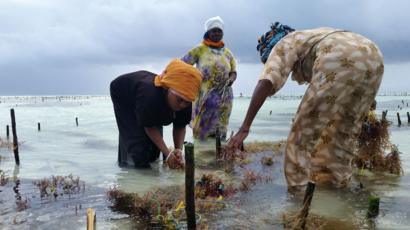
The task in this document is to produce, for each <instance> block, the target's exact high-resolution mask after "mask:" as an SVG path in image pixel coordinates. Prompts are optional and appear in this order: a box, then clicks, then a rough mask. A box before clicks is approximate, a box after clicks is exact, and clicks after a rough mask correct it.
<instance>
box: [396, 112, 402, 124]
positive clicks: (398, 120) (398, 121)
mask: <svg viewBox="0 0 410 230" xmlns="http://www.w3.org/2000/svg"><path fill="white" fill-rule="evenodd" d="M397 123H398V124H399V126H401V120H400V114H399V113H398V112H397Z"/></svg>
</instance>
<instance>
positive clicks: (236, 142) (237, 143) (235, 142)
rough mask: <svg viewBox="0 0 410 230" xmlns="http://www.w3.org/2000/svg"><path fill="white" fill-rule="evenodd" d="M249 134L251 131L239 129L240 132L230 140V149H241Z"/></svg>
mask: <svg viewBox="0 0 410 230" xmlns="http://www.w3.org/2000/svg"><path fill="white" fill-rule="evenodd" d="M248 134H249V129H243V128H241V129H239V131H238V132H237V133H236V134H235V135H234V136H233V137H232V138H231V139H230V140H229V142H228V147H229V148H234V149H241V148H242V146H243V141H244V140H245V139H246V137H247V136H248Z"/></svg>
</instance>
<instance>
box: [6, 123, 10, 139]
mask: <svg viewBox="0 0 410 230" xmlns="http://www.w3.org/2000/svg"><path fill="white" fill-rule="evenodd" d="M6 134H7V139H9V138H10V131H9V125H7V126H6Z"/></svg>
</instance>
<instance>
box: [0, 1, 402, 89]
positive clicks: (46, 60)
mask: <svg viewBox="0 0 410 230" xmlns="http://www.w3.org/2000/svg"><path fill="white" fill-rule="evenodd" d="M409 6H410V2H407V1H405V0H399V1H382V0H362V1H355V0H348V1H337V2H336V1H326V0H320V1H313V2H312V1H296V0H290V1H272V0H261V1H245V0H236V1H234V0H229V1H217V0H203V1H189V0H184V1H177V0H166V1H165V0H159V1H158V0H157V1H133V0H117V1H114V0H110V1H107V0H89V1H80V0H71V1H68V0H67V1H64V0H61V1H53V0H42V1H34V0H32V1H12V0H3V1H1V2H0V8H1V9H2V13H1V14H0V53H1V56H0V69H1V73H0V79H1V81H2V83H3V84H1V85H0V94H4V93H5V92H9V93H10V94H12V93H13V92H15V93H20V94H21V93H30V92H33V93H39V94H41V92H44V93H49V92H53V93H54V92H56V93H58V92H78V91H81V92H83V91H84V93H86V92H87V89H88V90H89V92H90V93H93V92H97V91H98V90H97V89H96V88H95V84H94V81H97V80H98V78H100V79H101V78H103V79H106V80H104V81H103V82H104V83H106V82H107V81H108V80H107V79H110V78H112V77H113V74H117V73H118V69H117V68H118V67H119V66H142V65H143V64H147V63H158V62H161V63H164V60H167V59H169V58H173V57H180V56H182V55H183V54H184V53H186V52H187V51H188V50H189V49H191V48H192V47H194V46H195V45H197V44H198V43H199V42H200V41H201V39H202V35H203V33H204V28H203V22H204V21H205V20H206V19H207V18H208V17H211V16H215V15H220V16H221V17H222V18H223V19H224V21H225V25H226V29H225V37H224V40H225V43H226V44H227V46H228V47H229V48H230V49H231V50H232V51H233V53H234V54H235V56H236V57H237V58H238V60H239V61H240V63H253V64H256V63H259V58H258V55H257V52H256V49H255V46H256V40H257V37H258V36H259V35H260V34H262V33H263V32H265V31H266V30H267V29H268V28H269V25H270V23H272V22H274V21H276V20H278V21H281V22H283V23H286V24H288V25H291V26H292V27H294V28H296V29H310V28H314V27H320V26H330V27H336V28H343V29H347V30H351V31H354V32H358V33H360V34H363V35H365V36H367V37H369V38H370V39H371V40H373V41H375V42H376V43H377V44H378V45H379V47H380V48H381V50H382V51H383V53H384V56H385V61H386V62H387V63H396V62H410V52H409V51H410V50H409V49H410V48H409V47H410V44H409V43H410V41H409V39H408V38H409V37H410V28H409V27H410V26H409V25H408V21H409V16H408V13H407V9H409V8H410V7H409ZM98 68H99V69H103V70H104V71H102V70H99V69H98ZM114 69H115V70H114ZM50 74H53V76H50ZM93 75H98V77H95V76H93ZM28 76H30V77H28ZM73 76H75V78H76V79H77V80H78V81H83V84H82V85H81V86H78V85H77V86H76V85H74V84H68V83H67V84H66V88H64V87H63V86H62V87H60V88H58V87H57V88H56V87H54V86H52V85H53V84H54V85H56V83H59V82H70V80H67V79H70V78H73ZM79 76H81V77H79ZM27 79H38V81H39V82H42V84H35V83H32V84H31V85H30V86H27V87H23V86H22V85H24V82H32V80H30V81H27ZM90 79H91V80H90ZM16 82H19V83H20V87H16V85H17V83H16ZM15 87H16V88H15ZM34 88H35V89H34ZM100 88H101V87H100ZM100 88H99V89H100ZM23 89H24V90H23ZM80 89H81V90H80ZM93 90H94V91H93ZM100 91H101V89H100ZM100 91H98V92H100Z"/></svg>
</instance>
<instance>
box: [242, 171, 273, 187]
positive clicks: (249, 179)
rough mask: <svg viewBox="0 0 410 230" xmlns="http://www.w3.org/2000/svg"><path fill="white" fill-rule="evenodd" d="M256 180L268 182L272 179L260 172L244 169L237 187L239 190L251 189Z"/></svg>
mask: <svg viewBox="0 0 410 230" xmlns="http://www.w3.org/2000/svg"><path fill="white" fill-rule="evenodd" d="M258 181H261V182H263V181H264V182H266V183H268V182H271V181H272V177H271V176H262V175H261V174H259V173H255V172H254V171H250V170H246V171H245V173H244V178H243V180H242V182H241V184H240V186H239V189H240V190H241V191H249V190H251V188H252V186H254V185H255V184H256V182H258Z"/></svg>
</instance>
